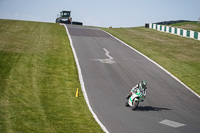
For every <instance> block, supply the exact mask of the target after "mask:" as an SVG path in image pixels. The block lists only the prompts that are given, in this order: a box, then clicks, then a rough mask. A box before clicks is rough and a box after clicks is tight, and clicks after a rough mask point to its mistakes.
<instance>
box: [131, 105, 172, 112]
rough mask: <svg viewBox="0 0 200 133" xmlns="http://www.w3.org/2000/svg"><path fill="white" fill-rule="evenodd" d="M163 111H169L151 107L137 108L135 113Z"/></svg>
mask: <svg viewBox="0 0 200 133" xmlns="http://www.w3.org/2000/svg"><path fill="white" fill-rule="evenodd" d="M163 110H171V109H168V108H160V107H152V106H138V107H137V108H136V109H135V111H163Z"/></svg>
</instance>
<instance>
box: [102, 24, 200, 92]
mask: <svg viewBox="0 0 200 133" xmlns="http://www.w3.org/2000/svg"><path fill="white" fill-rule="evenodd" d="M102 29H103V30H105V31H107V32H109V33H111V34H112V35H114V36H116V37H117V38H119V39H121V40H122V41H124V42H126V43H127V44H129V45H130V46H132V47H133V48H135V49H137V50H138V51H140V52H142V53H143V54H145V55H147V56H148V57H149V58H151V59H152V60H154V61H155V62H157V63H158V64H160V65H161V66H163V67H164V68H165V69H167V70H168V71H169V72H171V73H172V74H173V75H175V76H176V77H177V78H178V79H180V80H181V81H182V82H183V83H185V84H186V85H187V86H189V87H190V88H191V89H193V90H194V91H195V92H196V93H198V94H200V86H199V81H200V52H199V51H200V41H198V40H194V39H190V38H184V37H179V36H175V35H171V34H167V33H163V32H159V31H156V30H153V29H148V28H144V27H136V28H102Z"/></svg>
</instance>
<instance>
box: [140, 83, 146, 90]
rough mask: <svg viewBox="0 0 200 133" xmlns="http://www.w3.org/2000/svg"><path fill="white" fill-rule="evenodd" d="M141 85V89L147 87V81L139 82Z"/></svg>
mask: <svg viewBox="0 0 200 133" xmlns="http://www.w3.org/2000/svg"><path fill="white" fill-rule="evenodd" d="M141 86H142V89H147V82H146V81H142V82H141Z"/></svg>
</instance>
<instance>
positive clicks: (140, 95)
mask: <svg viewBox="0 0 200 133" xmlns="http://www.w3.org/2000/svg"><path fill="white" fill-rule="evenodd" d="M146 89H147V87H146V81H142V82H141V83H139V84H137V85H136V86H134V87H133V88H132V89H131V92H130V94H128V95H127V97H126V103H125V105H126V106H127V107H129V106H130V107H131V109H132V110H135V109H136V108H137V107H138V104H139V102H143V101H144V99H145V97H146Z"/></svg>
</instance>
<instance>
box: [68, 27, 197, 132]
mask: <svg viewBox="0 0 200 133" xmlns="http://www.w3.org/2000/svg"><path fill="white" fill-rule="evenodd" d="M67 27H68V31H69V34H70V37H71V39H72V42H73V46H74V49H75V51H76V54H77V58H78V62H79V65H80V68H81V71H82V76H83V81H84V85H85V89H86V92H87V96H88V99H89V102H90V105H91V107H92V109H93V111H94V113H95V114H96V115H97V117H98V119H99V120H100V121H101V123H102V124H103V125H104V126H105V127H106V129H107V131H108V132H111V133H131V132H139V133H164V132H166V133H179V132H180V133H188V132H190V133H199V132H200V98H198V97H197V96H196V95H194V94H193V93H191V91H190V90H188V89H187V88H186V87H184V86H183V85H182V84H181V83H179V82H178V81H177V80H175V79H174V78H173V77H171V76H170V75H169V74H167V73H166V72H165V71H163V70H162V69H161V68H160V67H158V66H157V65H155V64H154V63H152V62H151V61H149V60H148V59H147V58H145V57H144V56H142V55H140V54H139V53H137V52H136V51H134V50H132V49H131V48H129V47H127V46H126V45H124V44H123V43H121V42H119V41H118V40H116V39H115V38H113V37H111V36H110V35H108V34H107V33H105V32H103V31H101V30H99V29H97V28H89V27H82V26H74V25H67ZM142 80H145V81H147V87H148V92H147V97H146V99H145V101H144V102H143V103H140V104H139V107H138V109H137V110H136V111H132V110H131V108H129V107H125V97H126V94H128V93H129V92H130V90H131V88H132V87H133V86H134V85H136V84H137V83H139V82H140V81H142Z"/></svg>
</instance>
